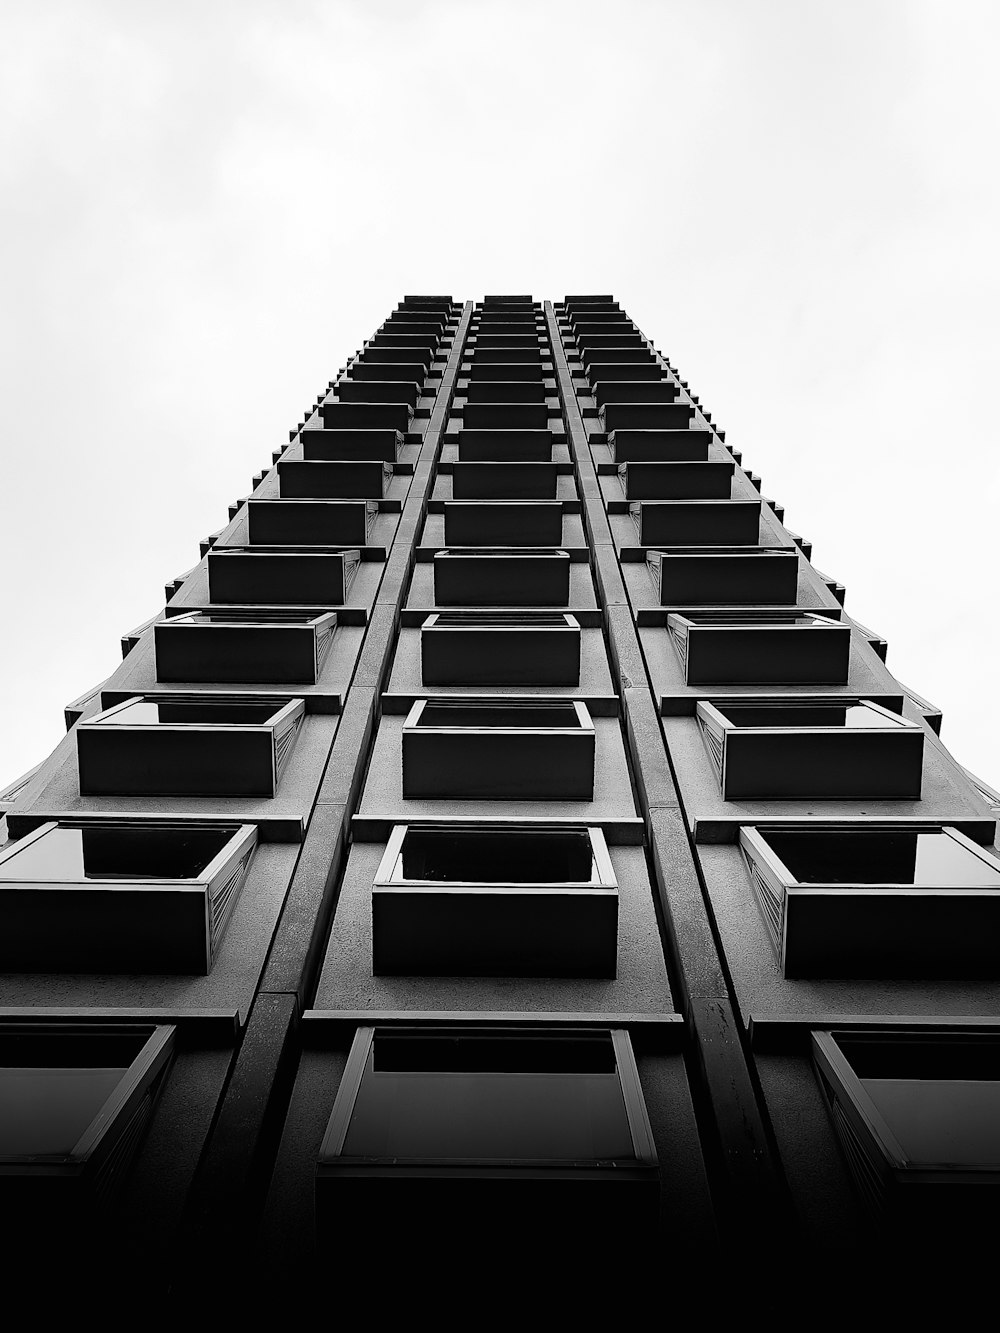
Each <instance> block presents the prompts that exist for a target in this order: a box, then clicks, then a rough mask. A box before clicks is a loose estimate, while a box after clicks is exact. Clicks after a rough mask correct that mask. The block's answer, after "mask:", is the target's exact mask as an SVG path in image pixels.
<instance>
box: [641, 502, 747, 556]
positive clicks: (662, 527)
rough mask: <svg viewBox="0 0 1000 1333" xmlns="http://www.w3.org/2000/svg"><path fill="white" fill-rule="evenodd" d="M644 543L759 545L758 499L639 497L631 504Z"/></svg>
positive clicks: (647, 544)
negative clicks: (643, 498)
mask: <svg viewBox="0 0 1000 1333" xmlns="http://www.w3.org/2000/svg"><path fill="white" fill-rule="evenodd" d="M630 512H631V514H632V521H633V522H634V523H635V527H636V532H637V533H638V536H639V542H640V544H641V545H643V546H713V545H716V544H718V545H720V546H756V544H757V542H758V541H759V540H760V501H759V500H640V501H639V502H638V503H636V504H633V505H631V506H630Z"/></svg>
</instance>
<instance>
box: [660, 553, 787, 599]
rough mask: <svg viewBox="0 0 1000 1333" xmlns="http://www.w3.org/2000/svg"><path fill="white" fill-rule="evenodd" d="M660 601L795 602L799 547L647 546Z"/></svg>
mask: <svg viewBox="0 0 1000 1333" xmlns="http://www.w3.org/2000/svg"><path fill="white" fill-rule="evenodd" d="M646 565H647V568H648V569H649V574H650V577H651V578H652V580H653V587H654V588H655V589H656V597H657V601H658V602H659V603H660V605H661V606H671V605H673V606H685V605H687V606H701V605H705V604H711V603H713V602H715V603H718V604H719V605H721V606H727V605H733V606H736V605H740V604H742V603H746V604H748V605H755V604H756V605H764V606H768V605H772V606H783V605H789V606H791V605H794V604H795V602H796V600H797V597H798V586H799V559H798V556H797V555H796V553H795V552H794V551H727V552H724V553H723V552H720V551H699V552H697V553H695V552H693V551H691V552H688V551H647V552H646Z"/></svg>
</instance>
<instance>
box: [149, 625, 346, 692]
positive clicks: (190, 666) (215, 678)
mask: <svg viewBox="0 0 1000 1333" xmlns="http://www.w3.org/2000/svg"><path fill="white" fill-rule="evenodd" d="M336 629H337V613H336V612H335V611H326V612H322V613H320V614H318V615H312V614H310V613H309V612H296V611H278V610H268V611H194V612H192V613H191V614H190V615H186V616H176V617H174V618H172V619H170V620H161V621H157V623H156V624H155V625H154V626H153V642H154V647H155V653H156V679H157V680H158V681H165V682H178V681H184V682H191V683H196V682H197V683H207V682H218V683H220V684H229V683H231V682H239V683H245V684H248V685H249V684H255V685H256V684H277V685H284V684H290V683H292V682H295V683H299V682H301V683H303V684H308V685H315V684H316V682H317V681H318V680H319V674H320V671H321V670H322V667H323V663H324V662H325V661H326V657H327V654H328V653H329V651H330V647H331V645H332V644H333V636H334V633H335V632H336Z"/></svg>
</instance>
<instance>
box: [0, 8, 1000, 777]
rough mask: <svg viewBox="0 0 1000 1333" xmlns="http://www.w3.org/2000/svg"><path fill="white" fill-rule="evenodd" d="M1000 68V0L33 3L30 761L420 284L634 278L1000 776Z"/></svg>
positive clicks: (16, 342) (14, 271) (7, 488)
mask: <svg viewBox="0 0 1000 1333" xmlns="http://www.w3.org/2000/svg"><path fill="white" fill-rule="evenodd" d="M998 67H1000V5H997V4H996V3H982V4H980V3H974V2H973V0H947V3H946V2H945V0H940V2H936V3H925V2H923V0H853V2H852V0H836V2H834V0H788V2H787V3H786V2H785V0H698V2H695V0H690V2H688V3H671V2H670V0H651V2H648V3H647V2H645V0H616V2H615V3H613V4H611V3H606V2H603V3H593V2H590V0H575V2H573V3H570V2H564V0H528V2H527V3H517V2H516V0H493V2H492V3H491V2H490V0H485V2H484V0H475V2H474V0H437V2H436V3H435V2H428V3H419V2H418V0H406V2H403V0H360V2H358V3H346V2H344V0H340V2H338V0H332V2H323V0H319V2H317V3H306V2H305V0H273V2H272V0H233V3H227V2H226V0H196V2H195V3H188V2H184V0H119V2H111V0H109V2H108V3H100V2H99V0H70V2H69V3H59V2H58V0H3V4H2V9H0V136H2V140H3V144H2V149H0V209H2V216H3V240H4V245H3V247H2V257H0V273H2V283H3V289H2V300H0V328H2V348H0V351H2V366H3V377H4V388H3V393H2V394H0V421H2V425H0V430H2V438H3V443H4V448H5V475H4V478H3V483H2V486H0V507H2V521H0V542H2V565H0V568H2V571H3V597H4V613H5V614H4V619H3V626H4V628H3V633H2V641H3V642H2V652H0V782H2V781H4V780H6V779H11V778H14V777H16V776H17V775H18V774H19V773H20V772H22V771H23V770H25V769H27V768H29V767H31V766H32V765H33V764H35V763H37V762H38V761H39V760H40V759H42V758H43V757H44V756H45V755H46V754H47V753H48V752H49V750H50V749H51V748H52V747H53V746H54V745H55V744H56V742H57V741H58V739H59V736H60V734H61V731H62V729H63V723H62V708H63V705H64V704H65V703H66V702H68V701H69V700H71V699H73V698H75V697H76V696H78V695H79V694H81V693H83V692H84V691H85V690H86V689H87V688H88V687H90V686H92V685H94V684H96V683H97V682H98V681H100V680H102V679H103V678H104V677H105V676H107V675H108V674H109V673H110V672H111V671H112V670H113V668H114V666H115V664H116V661H117V660H119V639H120V636H121V634H122V633H123V632H124V631H126V630H128V629H130V628H132V627H133V626H134V625H136V624H138V623H139V622H141V621H143V620H145V619H146V618H147V617H148V616H150V615H151V614H152V613H153V612H154V611H156V610H157V609H158V608H159V607H160V606H161V605H162V602H163V584H164V583H165V582H166V581H167V580H168V579H170V578H172V577H174V576H175V575H177V574H179V573H181V572H182V571H184V570H186V569H188V568H189V567H190V566H191V565H192V564H194V563H195V561H196V560H197V557H198V546H197V543H198V539H199V538H200V537H203V536H205V535H206V534H208V533H210V532H213V531H215V530H216V529H217V528H219V527H220V526H221V525H222V524H223V522H224V521H225V519H226V509H227V505H228V503H229V502H230V501H231V500H233V499H235V498H237V497H238V496H243V495H245V494H246V493H247V490H248V488H249V483H250V478H251V475H252V474H253V473H254V472H255V471H257V470H258V469H259V468H261V467H263V466H264V465H265V464H266V463H268V462H269V460H270V454H271V450H272V449H274V448H275V447H277V446H278V445H280V444H282V443H284V442H286V441H287V438H288V436H287V432H288V428H289V426H291V425H294V424H295V422H297V421H298V419H299V416H300V413H301V409H302V408H303V407H304V406H305V405H306V403H307V402H311V401H312V400H313V399H314V398H315V397H316V395H317V393H318V392H319V390H320V388H321V387H323V386H325V384H326V382H327V380H329V379H330V378H331V377H332V376H333V375H334V374H335V373H336V371H337V369H338V368H339V367H340V366H341V365H342V364H343V362H344V361H345V359H346V358H347V356H348V355H349V354H350V353H351V352H353V350H354V349H355V348H356V347H357V346H358V344H359V343H360V342H361V340H362V339H363V338H364V337H366V336H368V335H369V334H370V333H371V332H372V331H373V329H374V328H375V327H376V325H378V324H379V323H380V322H381V321H382V320H383V319H384V318H385V317H386V316H387V315H388V313H389V311H390V310H391V308H392V306H393V305H394V304H395V302H396V300H397V299H398V298H399V297H400V296H401V295H402V294H403V293H404V292H420V291H445V292H452V293H453V294H454V295H455V296H456V297H459V298H470V297H472V298H478V297H481V296H482V294H483V293H484V292H505V291H507V292H527V291H531V292H532V293H533V294H534V296H535V297H536V298H542V297H548V298H551V299H559V298H561V297H562V296H563V294H564V293H565V292H567V291H613V292H614V293H615V295H616V296H617V297H618V299H619V300H620V301H621V303H622V304H623V305H624V306H625V308H626V309H627V310H628V312H629V314H630V315H631V316H632V317H633V318H634V319H635V320H636V321H637V322H638V324H639V325H640V326H641V327H642V328H643V329H644V331H645V332H646V333H647V335H648V336H650V337H651V338H652V340H653V341H654V342H655V343H656V344H657V346H659V347H660V349H661V350H662V351H663V352H664V353H665V354H666V355H667V356H669V357H670V358H671V360H672V361H673V362H674V364H675V365H676V366H677V367H678V369H679V370H680V371H681V373H682V375H683V377H684V378H686V379H688V380H689V381H690V382H691V385H692V388H693V390H694V391H695V392H696V393H698V394H699V395H700V397H701V398H702V401H703V402H704V403H705V404H706V406H707V407H708V408H709V410H710V411H711V412H712V415H713V417H714V418H715V420H716V421H717V422H718V423H719V424H721V425H722V426H724V427H725V428H726V431H727V438H728V441H729V442H730V443H731V444H732V445H734V447H736V448H740V449H742V450H743V452H744V460H745V462H746V464H747V465H748V466H749V467H751V468H753V469H754V470H755V471H757V472H759V473H761V474H762V476H763V479H764V491H765V493H766V494H767V495H768V496H770V497H772V498H774V499H777V500H779V501H781V502H782V503H783V504H784V505H785V507H786V514H787V520H788V523H789V524H790V526H791V527H792V528H794V529H795V530H796V531H797V532H800V533H802V534H803V535H805V536H807V537H809V538H810V539H811V540H812V541H813V543H814V547H815V559H816V563H817V564H818V566H819V568H820V569H822V570H823V571H824V572H825V573H827V574H830V575H833V576H835V577H836V578H838V579H839V580H840V581H841V582H843V583H845V584H846V585H847V609H848V610H849V611H850V612H852V613H853V614H854V615H856V616H857V617H858V618H859V619H860V620H862V621H863V622H865V623H866V624H867V625H869V626H870V627H871V628H872V629H875V630H877V631H879V632H880V633H881V634H882V635H883V636H885V637H886V638H887V639H888V640H889V658H888V664H889V666H890V668H891V669H892V670H893V671H894V672H895V673H896V674H897V675H898V676H899V678H900V679H901V680H902V681H904V682H905V683H906V684H908V685H911V686H913V687H914V688H915V689H916V690H918V691H919V692H920V693H921V694H923V695H925V696H927V697H928V698H930V699H931V700H933V701H934V702H935V703H936V704H937V705H938V706H939V707H941V708H942V709H943V710H944V715H945V719H944V728H943V732H942V737H943V739H944V740H945V741H946V743H947V744H948V745H949V746H950V747H951V749H952V751H953V753H954V754H955V756H956V757H957V758H958V759H959V761H960V762H962V763H964V764H965V765H967V766H968V767H970V768H972V769H973V770H974V771H975V772H977V773H978V774H979V775H980V776H981V777H984V778H986V779H987V780H992V781H993V782H998V781H1000V710H998V709H997V708H996V707H995V706H993V705H992V703H991V699H992V698H993V697H995V692H996V690H997V686H998V683H1000V681H998V675H1000V673H998V666H1000V662H998V646H1000V635H998V629H997V613H996V610H995V589H996V587H997V569H998V558H997V513H998V501H1000V425H998V420H997V415H996V412H995V406H994V400H995V387H996V384H997V376H998V352H1000V347H998V343H1000V258H998V253H1000V173H998V156H1000V107H998V100H1000V99H998V93H997V69H998Z"/></svg>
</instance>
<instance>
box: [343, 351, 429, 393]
mask: <svg viewBox="0 0 1000 1333" xmlns="http://www.w3.org/2000/svg"><path fill="white" fill-rule="evenodd" d="M429 367H430V359H429V358H428V359H427V360H426V361H422V362H421V361H408V362H406V361H397V362H395V363H394V364H388V365H387V364H386V363H385V362H383V361H381V360H380V359H376V360H374V361H355V363H354V365H353V366H351V368H350V370H349V372H348V373H349V374H350V377H351V379H352V380H353V381H354V382H355V383H358V382H359V381H366V382H369V383H371V382H373V381H374V382H375V383H382V382H383V381H386V380H389V381H392V382H393V383H397V384H398V383H400V382H402V383H404V384H423V382H424V376H425V375H426V374H427V371H428V369H429ZM338 396H342V395H338Z"/></svg>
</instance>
